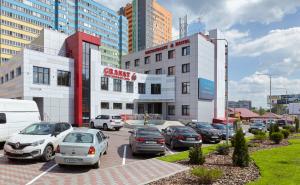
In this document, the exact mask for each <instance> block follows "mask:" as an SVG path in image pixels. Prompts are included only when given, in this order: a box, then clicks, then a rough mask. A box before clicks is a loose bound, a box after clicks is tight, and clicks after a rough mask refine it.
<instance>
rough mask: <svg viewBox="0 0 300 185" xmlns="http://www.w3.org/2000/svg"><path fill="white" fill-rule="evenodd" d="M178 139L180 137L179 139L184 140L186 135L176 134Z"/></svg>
mask: <svg viewBox="0 0 300 185" xmlns="http://www.w3.org/2000/svg"><path fill="white" fill-rule="evenodd" d="M176 139H178V140H184V136H182V135H179V136H176Z"/></svg>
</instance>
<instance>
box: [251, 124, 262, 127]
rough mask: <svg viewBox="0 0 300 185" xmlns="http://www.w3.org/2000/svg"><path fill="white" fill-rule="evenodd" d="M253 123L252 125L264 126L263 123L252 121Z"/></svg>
mask: <svg viewBox="0 0 300 185" xmlns="http://www.w3.org/2000/svg"><path fill="white" fill-rule="evenodd" d="M253 125H254V126H257V127H262V126H264V124H263V123H253Z"/></svg>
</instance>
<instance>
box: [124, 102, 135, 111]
mask: <svg viewBox="0 0 300 185" xmlns="http://www.w3.org/2000/svg"><path fill="white" fill-rule="evenodd" d="M133 108H134V105H133V103H126V109H130V110H133Z"/></svg>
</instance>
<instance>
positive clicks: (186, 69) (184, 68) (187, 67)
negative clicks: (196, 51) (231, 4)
mask: <svg viewBox="0 0 300 185" xmlns="http://www.w3.org/2000/svg"><path fill="white" fill-rule="evenodd" d="M188 72H190V64H182V73H188Z"/></svg>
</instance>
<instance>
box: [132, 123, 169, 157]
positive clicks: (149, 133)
mask: <svg viewBox="0 0 300 185" xmlns="http://www.w3.org/2000/svg"><path fill="white" fill-rule="evenodd" d="M128 132H129V133H130V136H129V145H130V147H131V151H132V155H136V154H139V153H151V154H161V155H164V154H165V139H164V137H163V135H162V134H161V132H160V131H159V130H158V129H157V128H155V127H147V126H146V127H138V128H135V129H134V130H130V131H128Z"/></svg>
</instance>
